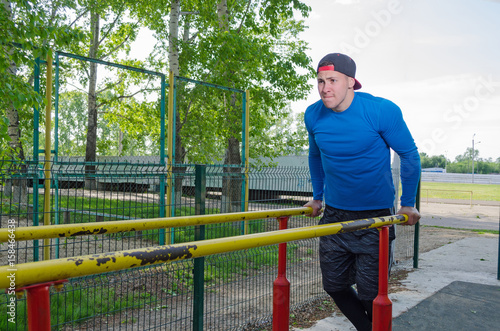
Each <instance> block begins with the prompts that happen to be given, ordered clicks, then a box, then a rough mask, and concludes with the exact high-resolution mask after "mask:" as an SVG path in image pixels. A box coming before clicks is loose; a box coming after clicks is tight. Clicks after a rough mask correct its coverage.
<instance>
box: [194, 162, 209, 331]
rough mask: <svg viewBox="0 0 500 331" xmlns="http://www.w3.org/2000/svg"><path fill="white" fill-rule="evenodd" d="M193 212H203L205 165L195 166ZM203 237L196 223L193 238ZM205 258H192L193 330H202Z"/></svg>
mask: <svg viewBox="0 0 500 331" xmlns="http://www.w3.org/2000/svg"><path fill="white" fill-rule="evenodd" d="M194 185H195V214H196V215H204V214H205V197H206V193H207V167H206V166H205V165H198V164H197V165H196V166H195V181H194ZM204 239H205V225H197V226H196V227H195V232H194V240H204ZM204 276H205V258H204V257H198V258H195V259H194V276H193V286H194V290H193V291H194V294H193V330H195V331H203V307H204V295H205V278H204Z"/></svg>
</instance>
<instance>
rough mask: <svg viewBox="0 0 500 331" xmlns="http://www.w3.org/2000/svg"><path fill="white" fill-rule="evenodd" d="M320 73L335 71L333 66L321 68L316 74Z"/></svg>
mask: <svg viewBox="0 0 500 331" xmlns="http://www.w3.org/2000/svg"><path fill="white" fill-rule="evenodd" d="M320 71H335V66H334V65H329V66H322V67H319V68H318V72H320Z"/></svg>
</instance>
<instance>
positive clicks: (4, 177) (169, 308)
mask: <svg viewBox="0 0 500 331" xmlns="http://www.w3.org/2000/svg"><path fill="white" fill-rule="evenodd" d="M157 161H158V160H142V162H139V161H138V160H127V161H126V162H123V160H118V159H117V160H111V159H108V160H99V162H96V163H93V164H92V166H93V171H92V172H88V171H86V167H85V166H86V164H85V163H83V162H82V161H81V160H80V159H69V158H68V159H62V160H60V161H59V162H57V163H53V164H51V167H50V178H51V179H50V192H47V193H46V192H45V189H44V187H43V184H44V175H45V173H44V171H43V169H42V167H41V166H40V164H36V163H32V162H24V163H21V164H20V163H14V162H10V161H5V160H4V161H1V160H0V176H1V177H0V203H1V207H0V208H1V220H0V222H1V223H0V227H7V224H8V222H14V223H15V226H16V227H21V226H38V225H43V224H44V223H47V222H49V223H50V224H70V223H86V222H100V221H115V220H132V219H144V218H157V217H168V216H187V215H196V214H218V213H223V212H239V211H243V210H244V209H245V206H248V207H247V208H248V210H249V211H256V210H267V209H280V208H290V207H297V206H302V205H303V204H304V203H305V202H306V201H308V200H309V199H310V197H311V196H312V193H311V192H312V188H311V185H310V180H309V170H308V168H307V167H275V168H272V167H270V168H250V169H248V181H245V173H246V171H245V170H247V169H244V168H242V167H231V168H228V167H225V166H221V165H207V166H203V171H204V180H203V183H204V185H201V186H200V184H199V183H200V182H199V178H200V177H197V176H198V175H199V173H197V171H200V167H197V166H195V165H188V164H185V165H176V166H174V167H172V166H170V165H159V162H157ZM87 169H88V168H87ZM169 176H170V177H169ZM168 179H170V180H171V182H172V183H173V184H172V187H167V186H166V183H167V182H168ZM89 180H90V181H92V182H93V185H86V181H87V182H88V181H89ZM167 190H172V191H171V192H172V194H171V197H172V198H171V201H167V198H166V196H167V194H166V193H167ZM247 191H248V194H247V193H246V192H247ZM48 193H50V194H48ZM46 198H50V204H49V205H50V208H49V209H48V210H45V205H46V204H45V199H46ZM12 220H14V221H12ZM317 223H318V219H313V218H308V217H303V216H301V217H291V218H290V221H289V228H295V227H303V226H309V225H316V224H317ZM9 224H10V223H9ZM398 228H399V227H398ZM277 229H278V222H277V221H276V220H275V219H263V220H252V221H245V222H235V223H223V224H214V225H207V226H206V227H205V238H206V239H212V238H219V237H228V236H238V235H242V234H245V233H258V232H266V231H273V230H277ZM195 230H196V229H195V227H182V228H175V229H166V230H165V229H158V230H147V231H133V232H126V233H116V234H100V235H95V234H91V235H84V236H79V237H71V238H55V239H48V240H35V241H19V242H16V247H15V263H16V264H17V263H25V262H32V261H38V260H43V259H44V258H49V257H48V256H45V255H44V254H45V252H47V251H49V252H50V259H57V258H62V257H70V256H78V255H86V254H97V253H104V252H111V251H117V250H126V249H133V248H139V247H148V246H154V245H158V244H168V243H180V242H188V241H193V240H195V236H196V233H195V232H196V231H195ZM411 235H412V234H410V233H408V234H403V237H402V238H400V239H398V240H400V241H402V244H401V246H402V247H404V251H401V253H400V256H399V257H396V260H397V261H406V260H408V259H410V258H411V256H412V255H408V254H411V253H412V252H407V251H406V247H407V246H409V245H408V241H412V238H411ZM410 246H411V245H410ZM47 247H48V249H47ZM317 251H318V239H317V238H315V239H308V240H301V241H295V242H291V243H289V244H288V254H287V255H288V267H287V277H288V279H289V280H290V283H291V302H290V307H291V311H292V312H293V311H294V310H299V309H300V308H301V307H302V306H304V305H306V304H308V303H310V302H311V301H314V300H318V299H320V298H323V297H326V296H325V293H324V291H323V290H322V284H321V275H320V270H319V259H318V254H317ZM396 253H397V254H398V249H396ZM7 255H8V246H7V245H6V244H5V243H4V244H2V245H1V246H0V257H1V261H2V265H5V264H6V261H7ZM277 259H278V247H277V245H274V246H268V247H262V248H254V249H248V250H243V251H237V252H233V253H226V254H220V255H214V256H209V257H206V258H205V260H204V270H203V279H204V300H203V301H204V306H203V312H202V316H201V318H202V323H203V329H204V330H259V329H262V328H265V327H269V326H270V325H271V320H272V291H273V281H274V280H275V278H276V275H277V267H276V266H277ZM193 264H194V261H193V260H185V261H178V262H173V263H168V264H163V265H155V266H148V267H141V268H135V269H130V270H126V271H121V272H111V273H106V274H99V275H94V276H87V277H80V278H73V279H69V280H68V282H67V283H66V284H65V286H64V288H63V289H62V291H60V292H56V291H55V290H54V291H53V293H51V316H52V326H53V328H54V329H57V330H84V329H85V330H101V329H106V330H108V329H124V330H128V329H130V330H153V329H162V330H165V329H168V330H192V329H193V320H194V319H195V318H196V316H193V305H194V302H193V300H194V295H193V290H194V286H195V285H194V280H193ZM8 302H9V296H8V295H7V294H6V293H5V294H2V295H1V296H0V329H1V330H25V329H27V324H26V323H27V322H26V321H27V317H26V301H25V299H24V298H21V299H18V300H17V301H16V314H15V323H11V322H9V321H8V315H7V305H6V304H7V303H8Z"/></svg>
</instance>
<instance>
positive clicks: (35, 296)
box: [16, 279, 67, 331]
mask: <svg viewBox="0 0 500 331" xmlns="http://www.w3.org/2000/svg"><path fill="white" fill-rule="evenodd" d="M65 282H67V280H66V279H63V280H58V281H55V282H47V283H41V284H35V285H30V286H25V287H21V288H19V289H17V290H16V292H20V291H23V290H26V292H27V295H26V304H27V311H28V331H50V292H49V289H50V286H51V285H54V286H56V287H57V288H59V287H60V286H62V283H65Z"/></svg>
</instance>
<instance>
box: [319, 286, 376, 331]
mask: <svg viewBox="0 0 500 331" xmlns="http://www.w3.org/2000/svg"><path fill="white" fill-rule="evenodd" d="M328 294H329V295H330V296H331V297H332V299H333V301H335V304H336V305H337V307H339V309H340V311H341V312H342V313H343V314H344V315H345V317H347V318H348V319H349V321H351V323H352V324H353V325H354V326H355V327H356V330H358V331H371V329H372V320H371V311H370V316H368V315H367V313H366V308H365V306H364V303H363V302H362V301H361V300H359V298H358V295H357V293H356V291H355V290H354V289H353V288H352V287H349V288H348V289H345V290H342V291H337V292H328Z"/></svg>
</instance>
